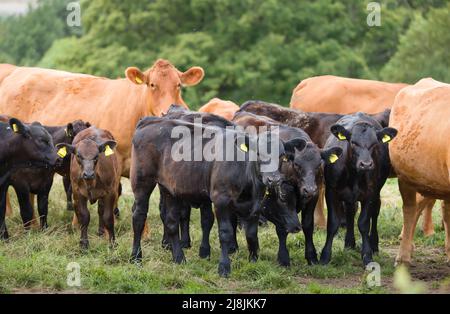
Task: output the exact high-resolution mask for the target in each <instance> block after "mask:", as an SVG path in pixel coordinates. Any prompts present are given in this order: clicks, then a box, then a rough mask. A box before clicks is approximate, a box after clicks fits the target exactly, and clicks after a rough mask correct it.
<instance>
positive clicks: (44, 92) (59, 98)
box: [0, 60, 204, 177]
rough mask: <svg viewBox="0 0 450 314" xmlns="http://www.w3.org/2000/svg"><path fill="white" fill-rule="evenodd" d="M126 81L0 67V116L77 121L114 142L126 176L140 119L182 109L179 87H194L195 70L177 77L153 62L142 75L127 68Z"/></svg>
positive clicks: (174, 71)
mask: <svg viewBox="0 0 450 314" xmlns="http://www.w3.org/2000/svg"><path fill="white" fill-rule="evenodd" d="M125 74H126V77H127V78H126V79H117V80H111V79H107V78H102V77H96V76H91V75H85V74H75V73H69V72H63V71H56V70H48V69H41V68H27V67H14V66H11V65H8V64H6V65H0V99H1V102H0V113H2V114H6V115H9V116H13V117H16V118H19V119H23V120H24V121H40V122H41V123H43V124H46V125H64V124H66V123H68V122H70V121H73V120H77V119H83V120H85V121H90V122H91V123H92V125H95V126H96V127H98V128H101V129H106V130H109V131H110V132H111V133H112V134H113V136H114V138H115V139H116V140H117V143H118V146H117V158H118V160H119V164H120V169H122V171H121V173H122V175H123V176H126V177H128V175H129V169H130V158H131V139H132V137H133V134H134V129H135V126H136V124H137V122H138V121H139V119H140V118H142V117H144V116H149V115H150V116H160V115H161V114H162V113H164V112H166V110H167V108H168V107H169V106H170V105H171V104H173V103H176V104H181V105H184V106H186V104H185V103H184V101H183V99H182V98H181V88H182V87H183V86H192V85H196V84H197V83H199V82H200V81H201V80H202V79H203V76H204V71H203V69H202V68H200V67H192V68H190V69H189V70H187V71H186V72H180V71H179V70H177V69H176V68H175V67H174V66H173V65H172V64H171V63H170V62H168V61H166V60H158V61H156V62H155V63H154V64H153V66H152V67H151V68H150V69H148V70H147V71H145V72H141V71H140V70H139V69H138V68H135V67H131V68H128V69H127V70H126V72H125Z"/></svg>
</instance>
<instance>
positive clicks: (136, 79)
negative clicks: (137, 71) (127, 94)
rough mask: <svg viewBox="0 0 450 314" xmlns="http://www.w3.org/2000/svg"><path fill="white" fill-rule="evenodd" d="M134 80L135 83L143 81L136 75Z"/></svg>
mask: <svg viewBox="0 0 450 314" xmlns="http://www.w3.org/2000/svg"><path fill="white" fill-rule="evenodd" d="M134 80H135V81H136V83H138V84H142V83H144V82H143V81H142V80H141V78H140V77H137V76H136V78H135V79H134Z"/></svg>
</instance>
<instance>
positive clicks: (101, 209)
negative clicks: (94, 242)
mask: <svg viewBox="0 0 450 314" xmlns="http://www.w3.org/2000/svg"><path fill="white" fill-rule="evenodd" d="M97 212H98V230H97V235H98V236H99V237H103V236H104V235H105V229H106V226H105V220H104V219H103V215H105V201H104V199H99V200H98V204H97Z"/></svg>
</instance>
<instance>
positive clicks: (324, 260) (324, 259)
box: [319, 255, 331, 265]
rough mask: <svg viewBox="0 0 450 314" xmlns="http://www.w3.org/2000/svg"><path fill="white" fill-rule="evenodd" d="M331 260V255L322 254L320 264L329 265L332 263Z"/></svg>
mask: <svg viewBox="0 0 450 314" xmlns="http://www.w3.org/2000/svg"><path fill="white" fill-rule="evenodd" d="M330 261H331V256H327V255H325V256H324V255H322V256H321V257H320V261H319V264H320V265H328V264H329V263H330Z"/></svg>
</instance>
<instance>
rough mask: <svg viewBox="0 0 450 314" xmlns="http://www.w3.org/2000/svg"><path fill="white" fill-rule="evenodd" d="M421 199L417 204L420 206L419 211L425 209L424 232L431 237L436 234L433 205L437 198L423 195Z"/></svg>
mask: <svg viewBox="0 0 450 314" xmlns="http://www.w3.org/2000/svg"><path fill="white" fill-rule="evenodd" d="M421 198H422V199H421V200H419V202H418V204H417V206H418V207H419V211H423V221H422V230H423V234H424V235H425V236H426V237H431V236H432V235H434V224H433V207H434V203H436V200H435V199H433V198H428V197H423V196H421Z"/></svg>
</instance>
